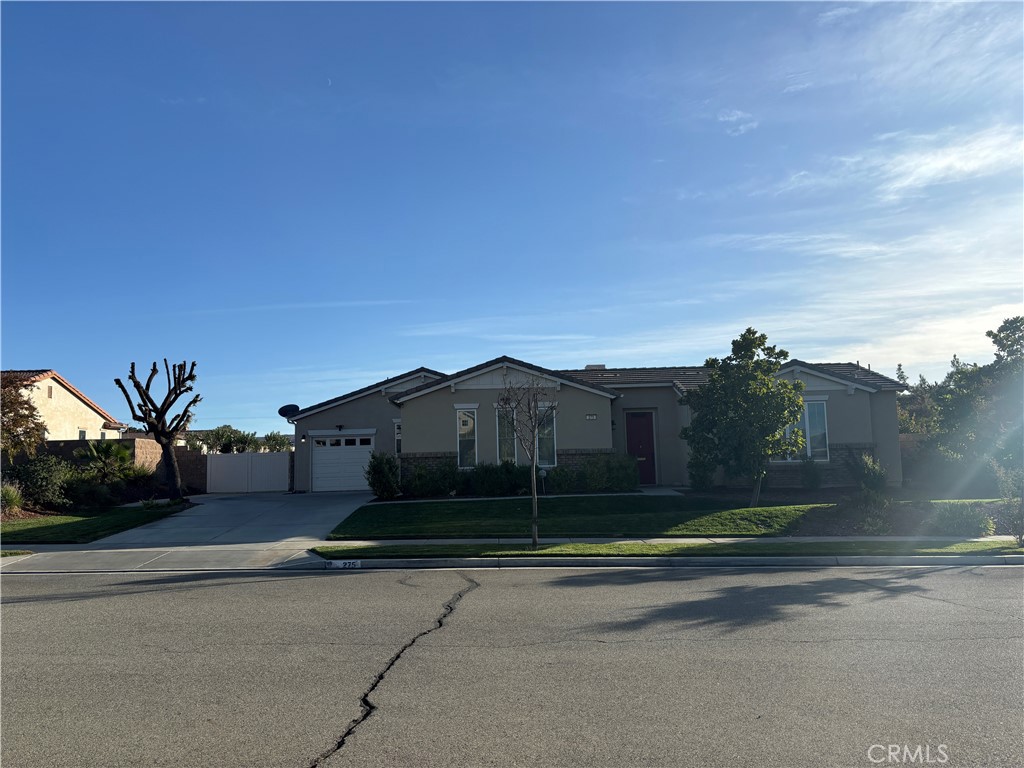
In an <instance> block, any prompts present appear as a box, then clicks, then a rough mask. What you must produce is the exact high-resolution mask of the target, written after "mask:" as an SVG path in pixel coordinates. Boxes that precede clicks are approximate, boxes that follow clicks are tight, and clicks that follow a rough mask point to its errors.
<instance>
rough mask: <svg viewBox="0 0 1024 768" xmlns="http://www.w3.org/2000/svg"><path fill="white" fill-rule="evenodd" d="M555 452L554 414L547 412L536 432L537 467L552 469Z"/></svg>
mask: <svg viewBox="0 0 1024 768" xmlns="http://www.w3.org/2000/svg"><path fill="white" fill-rule="evenodd" d="M556 457H557V453H556V452H555V412H554V410H553V409H552V410H549V411H548V412H547V413H546V414H545V415H544V419H543V420H542V421H541V423H540V428H539V429H538V430H537V466H539V467H553V466H555V464H557V460H556Z"/></svg>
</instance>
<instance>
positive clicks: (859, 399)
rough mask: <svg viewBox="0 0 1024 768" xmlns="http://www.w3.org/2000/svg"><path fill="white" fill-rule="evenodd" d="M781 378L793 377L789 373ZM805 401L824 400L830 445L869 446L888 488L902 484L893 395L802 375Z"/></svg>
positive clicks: (835, 457) (894, 398)
mask: <svg viewBox="0 0 1024 768" xmlns="http://www.w3.org/2000/svg"><path fill="white" fill-rule="evenodd" d="M783 378H787V379H790V380H792V379H793V378H796V377H795V376H794V375H793V374H792V372H789V373H787V374H786V375H785V376H784V377H783ZM798 378H800V380H801V381H803V382H804V385H805V390H804V398H805V399H807V400H812V399H818V400H820V399H824V398H827V399H825V413H826V419H827V425H828V442H829V445H835V444H848V443H853V444H872V445H874V452H875V458H877V459H878V461H879V463H880V464H881V465H882V466H883V467H885V470H886V473H887V477H888V482H889V484H890V485H900V484H902V482H903V469H902V462H901V459H900V443H899V420H898V417H897V414H896V392H895V391H880V392H867V391H865V390H863V389H858V388H855V387H850V386H847V385H846V384H842V383H839V382H832V381H828V380H825V379H821V378H818V377H815V376H812V375H808V374H802V375H800V376H799V377H798ZM829 458H830V461H843V460H844V458H845V457H844V456H834V455H830V457H829Z"/></svg>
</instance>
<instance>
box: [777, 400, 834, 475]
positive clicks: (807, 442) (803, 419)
mask: <svg viewBox="0 0 1024 768" xmlns="http://www.w3.org/2000/svg"><path fill="white" fill-rule="evenodd" d="M793 426H794V427H796V428H798V429H799V430H800V431H801V432H803V434H804V450H803V454H802V455H799V456H795V455H794V456H790V457H789V459H788V461H799V460H801V459H803V458H809V459H811V460H812V461H828V460H829V457H828V418H827V413H826V410H825V401H823V400H811V401H806V402H804V412H803V414H802V415H801V416H800V421H798V422H797V423H796V424H794V425H793ZM789 429H790V428H789V427H787V428H786V434H787V435H788V434H789Z"/></svg>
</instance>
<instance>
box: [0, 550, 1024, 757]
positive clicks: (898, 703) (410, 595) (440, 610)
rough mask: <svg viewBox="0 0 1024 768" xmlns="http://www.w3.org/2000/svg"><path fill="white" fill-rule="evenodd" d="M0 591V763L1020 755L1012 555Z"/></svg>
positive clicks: (221, 578) (1022, 720)
mask: <svg viewBox="0 0 1024 768" xmlns="http://www.w3.org/2000/svg"><path fill="white" fill-rule="evenodd" d="M2 589H3V614H2V620H3V623H2V635H0V638H2V670H0V671H2V678H3V679H2V682H3V708H2V731H0V747H2V762H3V765H4V766H5V768H32V767H34V766H46V767H47V768H54V767H61V766H68V767H71V768H89V767H91V766H97V767H98V768H116V767H118V766H174V768H186V767H188V766H202V767H203V768H206V767H208V766H218V767H219V768H228V767H231V766H238V767H239V768H260V767H262V766H267V767H269V768H291V767H292V766H295V767H296V768H306V767H309V766H326V767H330V768H336V767H338V766H615V767H616V768H629V767H631V766H729V767H730V768H733V767H736V766H779V768H801V767H802V766H814V767H815V768H820V767H821V766H826V767H834V768H844V767H846V766H851V767H857V768H859V767H860V766H872V765H894V764H897V762H898V763H900V764H907V763H909V762H911V761H910V760H909V758H910V757H913V756H915V755H916V756H917V760H916V762H917V763H918V764H921V763H924V762H925V757H930V758H931V760H930V763H931V764H933V765H934V764H941V765H949V766H1022V765H1024V745H1022V738H1021V734H1022V732H1024V715H1022V713H1024V670H1022V665H1021V659H1022V649H1024V643H1022V627H1024V601H1022V596H1024V569H1021V568H1019V567H986V568H980V567H979V568H948V567H936V568H884V567H873V568H801V569H796V568H794V569H778V570H768V569H721V568H719V569H707V570H704V569H657V568H637V569H622V570H616V569H594V570H568V569H523V570H489V571H482V570H481V571H450V570H449V571H446V570H431V571H427V570H418V571H374V572H365V571H364V572H358V571H357V572H331V571H328V572H323V573H317V572H287V571H280V572H266V571H264V572H258V573H257V572H254V573H223V572H221V573H217V572H206V573H162V574H123V573H121V574H25V575H17V574H9V575H4V577H3V582H2ZM891 745H895V746H897V747H898V749H899V756H900V759H899V760H898V761H895V760H892V759H891V757H892V756H893V755H894V754H895V753H892V752H891ZM943 758H944V759H943Z"/></svg>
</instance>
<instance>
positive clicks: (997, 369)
mask: <svg viewBox="0 0 1024 768" xmlns="http://www.w3.org/2000/svg"><path fill="white" fill-rule="evenodd" d="M985 335H986V336H988V337H989V338H990V339H992V342H993V344H994V345H995V347H996V352H995V359H994V360H993V361H992V362H991V363H988V364H987V365H976V364H964V363H961V362H960V361H959V360H958V359H957V358H955V357H954V358H953V364H952V368H951V370H950V372H949V373H948V374H947V375H946V378H945V380H944V381H943V382H942V384H941V385H939V387H938V388H937V397H938V401H939V419H938V422H939V423H938V433H939V434H938V442H939V447H940V449H941V450H942V451H943V452H944V453H946V454H947V455H948V456H950V457H952V458H954V459H959V460H961V461H964V462H969V463H972V464H975V465H979V464H984V463H991V462H996V463H997V464H998V465H999V466H1001V467H1004V468H1006V469H1008V470H1012V469H1014V468H1016V467H1019V466H1020V465H1021V463H1022V462H1024V446H1022V443H1024V431H1022V425H1021V421H1022V414H1024V317H1022V316H1018V317H1011V318H1007V319H1006V320H1004V321H1003V323H1002V324H1001V325H1000V326H999V328H998V329H997V330H995V331H988V332H987V333H986V334H985Z"/></svg>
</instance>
